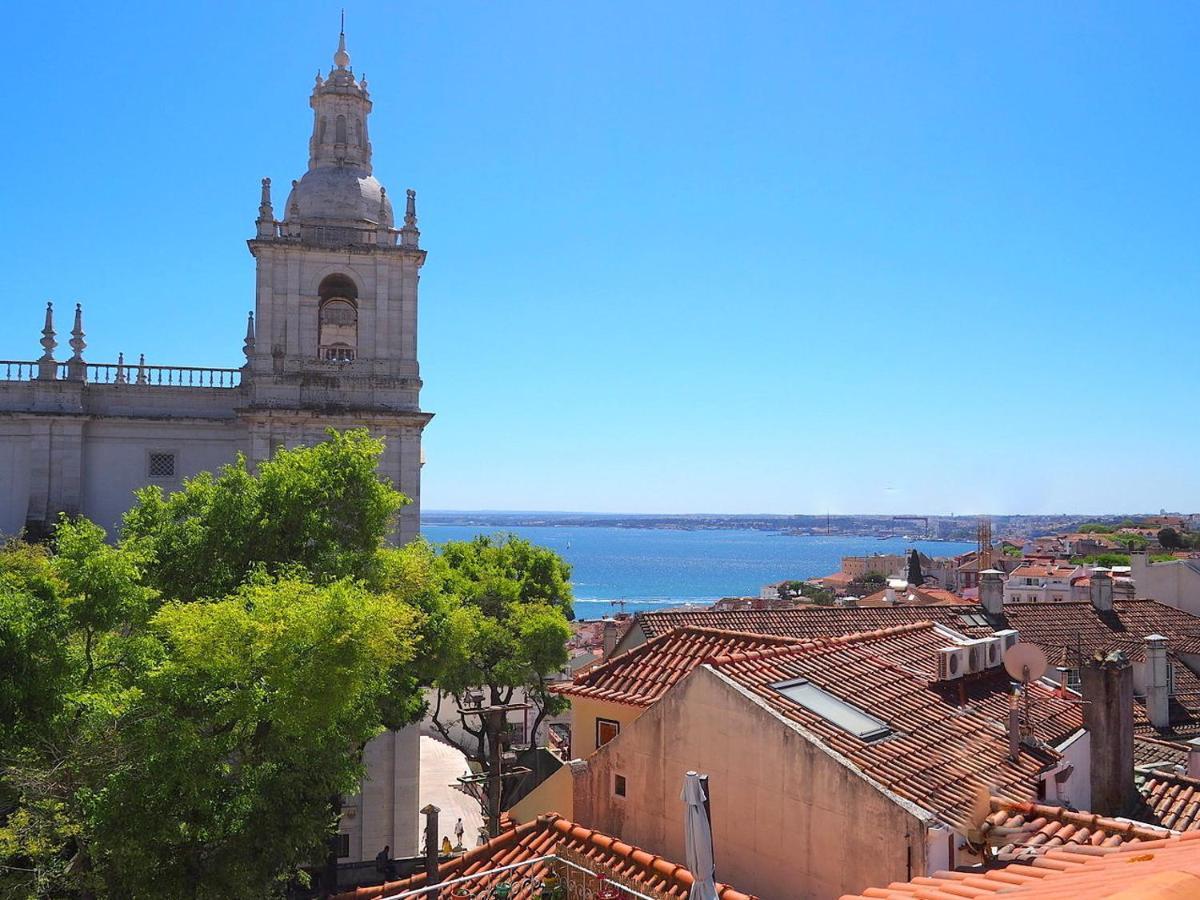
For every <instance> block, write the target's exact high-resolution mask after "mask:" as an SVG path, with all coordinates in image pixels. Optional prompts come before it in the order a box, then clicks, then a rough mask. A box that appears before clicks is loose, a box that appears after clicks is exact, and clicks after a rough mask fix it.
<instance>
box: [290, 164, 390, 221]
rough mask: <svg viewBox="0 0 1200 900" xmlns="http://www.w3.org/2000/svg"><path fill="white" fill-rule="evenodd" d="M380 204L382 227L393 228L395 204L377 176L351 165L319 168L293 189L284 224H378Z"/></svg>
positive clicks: (310, 172)
mask: <svg viewBox="0 0 1200 900" xmlns="http://www.w3.org/2000/svg"><path fill="white" fill-rule="evenodd" d="M381 201H382V206H383V217H384V221H383V223H382V224H384V225H387V226H391V224H392V223H393V222H394V221H395V220H394V219H393V217H392V201H391V199H389V198H388V197H387V196H386V194H385V193H384V189H383V185H381V184H380V183H379V181H378V180H377V179H376V178H375V176H373V175H365V174H363V171H362V170H361V169H357V168H353V167H349V166H345V167H342V166H320V167H319V168H315V169H310V170H309V171H307V172H305V173H304V177H303V178H301V179H300V181H299V182H297V183H296V185H295V187H293V188H292V192H291V194H289V195H288V199H287V207H286V210H287V212H286V219H285V221H288V222H292V221H296V220H299V221H300V222H329V223H337V224H339V225H363V224H370V225H378V224H380V221H379V213H380V205H381Z"/></svg>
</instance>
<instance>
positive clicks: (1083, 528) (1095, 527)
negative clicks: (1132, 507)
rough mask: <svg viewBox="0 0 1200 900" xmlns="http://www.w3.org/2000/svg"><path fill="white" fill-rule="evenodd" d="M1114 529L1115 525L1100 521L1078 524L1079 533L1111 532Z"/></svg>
mask: <svg viewBox="0 0 1200 900" xmlns="http://www.w3.org/2000/svg"><path fill="white" fill-rule="evenodd" d="M1116 530H1117V529H1116V526H1114V525H1105V524H1103V523H1101V522H1087V523H1085V524H1083V525H1080V526H1079V533H1080V534H1112V533H1113V532H1115V531H1116Z"/></svg>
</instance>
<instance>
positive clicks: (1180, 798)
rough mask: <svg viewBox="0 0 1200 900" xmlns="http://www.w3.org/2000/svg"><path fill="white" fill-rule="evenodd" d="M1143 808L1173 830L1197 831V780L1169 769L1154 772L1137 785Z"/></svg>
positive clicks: (1199, 787)
mask: <svg viewBox="0 0 1200 900" xmlns="http://www.w3.org/2000/svg"><path fill="white" fill-rule="evenodd" d="M1139 789H1140V790H1141V793H1142V800H1143V802H1144V803H1145V805H1146V811H1147V812H1149V813H1150V814H1151V816H1153V819H1154V821H1155V822H1157V823H1158V824H1160V825H1162V826H1163V827H1165V828H1172V829H1174V830H1175V831H1198V830H1200V780H1198V779H1195V778H1189V777H1188V776H1186V775H1179V774H1175V773H1171V772H1154V773H1153V774H1151V775H1149V776H1147V777H1146V779H1145V781H1144V782H1143V783H1142V784H1141V785H1139Z"/></svg>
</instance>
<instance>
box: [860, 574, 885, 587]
mask: <svg viewBox="0 0 1200 900" xmlns="http://www.w3.org/2000/svg"><path fill="white" fill-rule="evenodd" d="M859 583H861V584H870V585H880V584H886V583H887V576H886V575H884V574H883V573H882V572H867V573H866V574H865V575H863V577H862V578H860V579H859Z"/></svg>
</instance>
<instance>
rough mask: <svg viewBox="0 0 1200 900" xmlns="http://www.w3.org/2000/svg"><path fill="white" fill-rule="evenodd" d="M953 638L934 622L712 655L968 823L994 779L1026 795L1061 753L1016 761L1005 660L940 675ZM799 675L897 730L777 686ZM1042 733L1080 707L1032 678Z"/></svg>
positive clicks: (897, 785)
mask: <svg viewBox="0 0 1200 900" xmlns="http://www.w3.org/2000/svg"><path fill="white" fill-rule="evenodd" d="M947 643H948V641H947V638H946V637H945V635H944V634H942V633H940V632H939V631H937V630H936V629H935V628H934V626H933V625H932V624H931V623H929V622H920V623H916V624H909V625H905V626H900V627H897V628H890V629H884V630H881V631H876V632H872V633H868V634H859V635H852V636H848V637H843V638H838V639H829V640H826V641H824V642H817V643H814V644H808V645H802V646H795V647H779V648H775V649H771V650H760V651H755V652H748V653H739V654H734V655H731V656H729V657H724V658H720V659H717V660H714V661H713V662H712V663H711V664H710V665H711V667H712V669H713V671H715V672H716V673H717V674H718V675H719V676H721V677H724V678H726V679H728V680H730V681H732V682H733V683H734V684H736V685H737V686H738V687H740V688H742V689H744V690H746V691H749V692H750V693H752V694H753V695H754V696H756V697H757V698H758V699H759V700H761V701H762V702H763V703H764V704H765V705H766V706H767V707H768V708H770V709H771V710H773V711H774V712H775V713H776V714H777V715H779V716H780V717H781V718H783V719H785V720H787V721H790V722H794V723H796V724H797V725H799V726H801V727H803V728H804V729H805V730H807V731H808V732H810V733H811V734H813V735H814V736H815V737H816V738H817V739H818V740H819V741H820V742H821V743H822V744H824V745H825V746H827V747H829V748H830V749H832V750H834V751H836V752H837V753H838V754H840V755H841V756H842V757H843V758H845V760H847V761H848V764H849V765H850V766H851V767H852V768H854V769H855V770H856V771H858V772H861V773H863V774H865V775H866V776H867V777H868V778H870V779H872V780H874V781H875V782H877V783H878V784H881V785H883V786H884V787H885V788H887V789H888V790H890V791H892V792H894V793H895V794H897V795H899V796H901V797H903V798H905V799H906V800H908V801H909V802H911V803H913V804H915V805H916V806H918V807H921V808H922V809H925V810H927V811H929V812H930V813H932V814H934V815H937V816H938V817H939V818H941V819H942V820H943V821H945V822H947V823H948V824H950V825H953V826H955V827H956V828H958V829H959V830H965V829H967V828H968V827H969V826H970V821H971V809H972V804H973V803H974V802H975V798H976V797H978V796H979V794H980V793H981V792H982V791H986V790H988V789H989V788H990V787H994V789H995V791H996V792H997V793H999V794H1001V795H1004V796H1010V797H1029V796H1032V795H1033V793H1034V791H1035V784H1036V781H1037V780H1038V776H1039V774H1040V773H1042V772H1043V771H1044V770H1045V769H1046V768H1047V767H1048V766H1050V765H1051V764H1053V763H1055V762H1056V761H1057V760H1058V759H1059V755H1058V754H1057V753H1056V752H1055V751H1053V750H1051V749H1049V748H1048V747H1045V746H1039V747H1030V746H1023V747H1022V750H1021V753H1020V756H1019V758H1018V759H1017V760H1016V761H1013V760H1010V759H1009V756H1008V739H1007V736H1006V732H1005V729H1004V728H1003V727H1002V726H1001V725H1000V724H999V722H1000V721H1005V720H1006V719H1007V714H1008V708H1009V696H1010V692H1011V684H1010V682H1009V679H1008V676H1007V674H1006V673H1005V672H1004V671H1003V669H994V670H991V671H990V672H989V673H984V674H981V675H980V676H972V677H971V678H970V679H963V680H962V688H961V689H962V690H965V692H966V695H967V696H966V703H965V705H960V700H961V697H960V686H959V684H957V683H953V682H944V683H941V682H936V681H935V680H934V679H936V669H935V667H936V659H937V651H938V650H939V649H940V648H942V647H944V646H946V645H947ZM797 678H803V679H805V680H807V681H809V682H810V683H811V684H812V685H814V686H816V687H818V688H820V689H822V690H823V691H825V692H826V693H827V694H832V695H833V696H834V697H836V698H838V699H840V700H842V701H844V702H845V703H848V704H850V705H852V706H854V707H857V708H858V709H860V710H863V711H866V712H868V713H869V714H870V715H872V716H874V717H875V718H877V719H880V720H882V721H883V722H885V723H886V725H887V726H888V727H889V728H890V729H891V732H892V733H891V734H889V735H887V736H885V737H883V738H881V739H876V740H863V739H861V738H859V737H858V736H857V735H855V734H852V733H851V732H849V731H847V730H844V729H842V728H840V727H838V726H837V725H835V724H834V723H833V722H831V721H830V720H829V719H827V718H825V717H824V716H821V715H819V714H817V713H814V712H812V711H811V710H809V709H807V708H806V707H804V706H801V705H800V704H798V703H796V702H794V701H792V700H790V699H789V698H788V697H786V696H784V695H783V694H781V693H780V692H779V691H777V690H775V689H774V688H773V687H772V685H774V684H777V683H779V682H782V681H787V680H791V679H797ZM1032 690H1033V691H1034V706H1035V708H1037V709H1038V710H1039V716H1038V719H1037V726H1036V727H1037V734H1038V736H1039V737H1044V738H1058V737H1061V736H1063V735H1064V734H1070V733H1073V732H1074V731H1076V730H1078V729H1079V728H1080V727H1081V726H1082V721H1081V716H1080V712H1079V707H1078V706H1077V705H1076V704H1071V703H1068V702H1066V701H1064V700H1062V699H1060V698H1058V697H1056V696H1055V695H1054V694H1053V693H1052V692H1051V691H1049V690H1047V689H1045V688H1043V687H1041V686H1040V685H1034V686H1033V687H1032Z"/></svg>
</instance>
